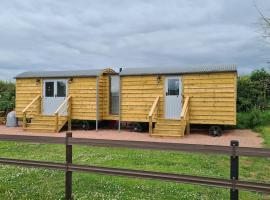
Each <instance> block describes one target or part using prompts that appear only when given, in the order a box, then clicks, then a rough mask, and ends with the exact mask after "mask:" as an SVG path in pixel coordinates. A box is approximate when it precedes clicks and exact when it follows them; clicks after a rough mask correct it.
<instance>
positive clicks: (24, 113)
mask: <svg viewBox="0 0 270 200" xmlns="http://www.w3.org/2000/svg"><path fill="white" fill-rule="evenodd" d="M26 123H27V121H26V112H23V128H26Z"/></svg>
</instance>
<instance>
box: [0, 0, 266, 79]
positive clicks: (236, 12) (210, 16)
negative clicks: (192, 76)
mask: <svg viewBox="0 0 270 200" xmlns="http://www.w3.org/2000/svg"><path fill="white" fill-rule="evenodd" d="M257 4H258V6H259V7H261V8H262V9H263V11H264V12H265V13H269V10H270V2H269V1H262V0H257ZM0 27H1V31H0V44H1V45H0V79H12V77H13V76H15V75H16V74H17V73H19V72H22V71H26V70H68V69H73V70H74V69H90V68H102V67H109V66H110V67H117V66H124V67H129V66H132V67H145V66H151V67H152V66H164V67H166V66H177V65H190V64H196V65H200V64H219V63H221V64H223V63H225V64H226V63H236V64H238V65H239V69H240V70H239V72H240V73H247V72H249V71H251V70H252V69H254V68H260V67H267V61H269V60H270V58H269V55H270V46H269V44H268V43H266V41H265V40H264V39H263V37H262V34H261V32H260V31H261V29H260V16H259V14H258V12H257V10H256V9H255V7H254V1H253V0H239V1H234V0H227V1H226V0H219V1H212V0H205V1H200V0H191V1H184V0H168V1H166V2H164V1H163V0H148V1H145V0H134V1H124V0H111V1H105V0H95V1H94V0H92V1H86V0H77V1H76V2H74V1H71V0H66V1H62V0H60V1H54V0H44V1H37V0H24V1H20V0H13V1H1V7H0Z"/></svg>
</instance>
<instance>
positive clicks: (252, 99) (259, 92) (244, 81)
mask: <svg viewBox="0 0 270 200" xmlns="http://www.w3.org/2000/svg"><path fill="white" fill-rule="evenodd" d="M269 99H270V73H268V72H267V71H266V70H264V69H260V70H255V71H253V72H252V73H251V75H250V76H242V77H239V78H238V81H237V111H238V112H248V111H251V110H252V109H253V108H258V109H260V110H265V109H267V107H268V104H269Z"/></svg>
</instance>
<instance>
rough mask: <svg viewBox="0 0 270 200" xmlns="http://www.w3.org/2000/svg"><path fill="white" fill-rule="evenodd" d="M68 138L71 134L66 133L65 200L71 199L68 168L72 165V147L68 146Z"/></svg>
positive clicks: (70, 174) (70, 175) (70, 181)
mask: <svg viewBox="0 0 270 200" xmlns="http://www.w3.org/2000/svg"><path fill="white" fill-rule="evenodd" d="M69 138H72V132H67V133H66V183H65V193H66V195H65V196H66V200H71V199H72V171H70V170H69V166H70V165H71V164H72V145H71V144H69Z"/></svg>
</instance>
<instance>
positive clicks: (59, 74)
mask: <svg viewBox="0 0 270 200" xmlns="http://www.w3.org/2000/svg"><path fill="white" fill-rule="evenodd" d="M103 70H104V69H91V70H76V71H75V70H73V71H28V72H23V73H21V74H18V75H17V76H16V77H15V78H66V77H92V76H93V77H95V76H99V75H100V74H102V72H103Z"/></svg>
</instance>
